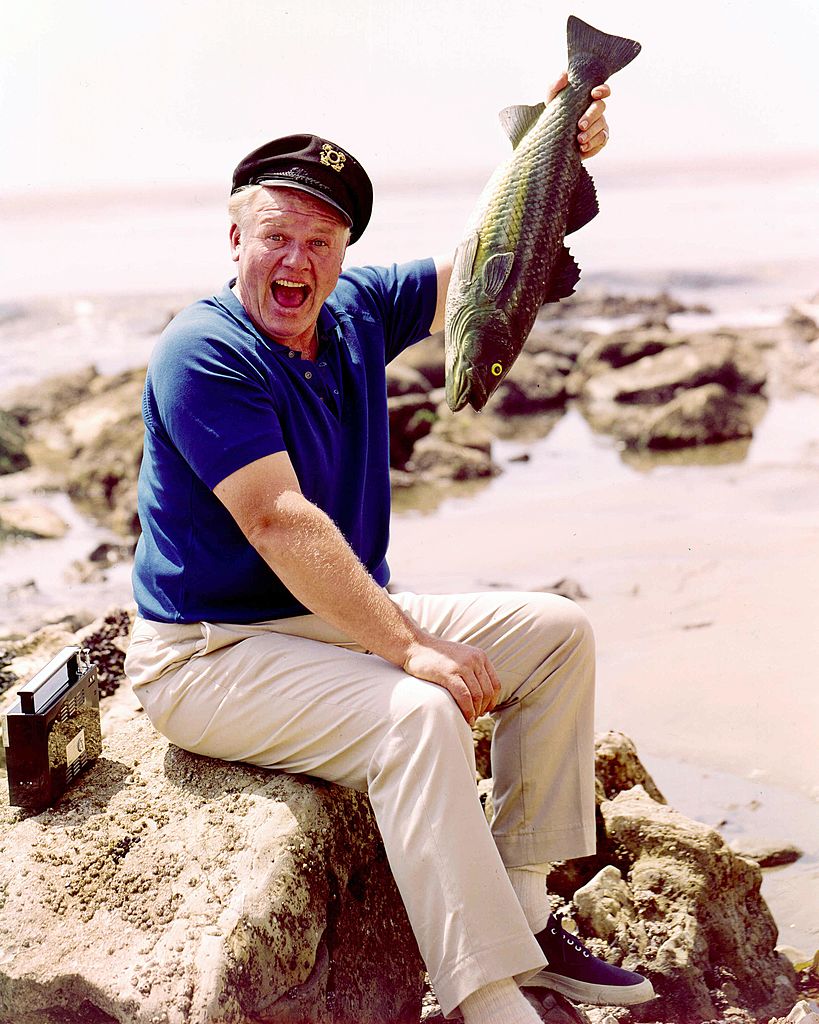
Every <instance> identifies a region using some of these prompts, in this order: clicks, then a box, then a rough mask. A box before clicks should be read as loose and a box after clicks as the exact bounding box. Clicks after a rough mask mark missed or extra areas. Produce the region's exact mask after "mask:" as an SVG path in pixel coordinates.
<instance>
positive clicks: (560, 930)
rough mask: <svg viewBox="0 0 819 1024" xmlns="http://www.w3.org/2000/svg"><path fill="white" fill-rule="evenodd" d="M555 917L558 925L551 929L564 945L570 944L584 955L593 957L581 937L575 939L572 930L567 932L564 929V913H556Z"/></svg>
mask: <svg viewBox="0 0 819 1024" xmlns="http://www.w3.org/2000/svg"><path fill="white" fill-rule="evenodd" d="M554 918H555V922H556V924H557V927H556V928H553V927H551V926H550V928H549V931H550V932H551V933H552V935H557V936H558V937H559V939H560V941H561V942H562V943H563V944H564V945H566V946H569V947H570V948H571V949H573V950H576V951H577V952H578V953H582V954H583V956H584V957H587V958H588V957H591V953H590V952H589V951H588V950H587V949H586V947H585V946H584V945H583V943H582V942H581V941H580V940H579V939H577V940H575V938H574V936H573V935H572V934H571V932H567V931H566V930H565V929H564V927H563V914H560V913H557V914H554Z"/></svg>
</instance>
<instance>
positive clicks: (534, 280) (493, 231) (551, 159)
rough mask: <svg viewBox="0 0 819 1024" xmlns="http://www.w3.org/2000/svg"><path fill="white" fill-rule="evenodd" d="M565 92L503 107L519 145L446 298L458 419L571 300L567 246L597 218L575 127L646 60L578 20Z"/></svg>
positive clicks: (470, 229) (460, 254) (461, 252)
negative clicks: (541, 323) (594, 97)
mask: <svg viewBox="0 0 819 1024" xmlns="http://www.w3.org/2000/svg"><path fill="white" fill-rule="evenodd" d="M567 36H568V48H569V84H568V85H567V86H566V88H565V89H563V90H562V91H561V92H560V93H558V95H557V96H556V97H555V99H553V100H552V101H551V103H549V104H548V106H546V105H545V104H543V103H538V104H537V105H536V106H534V107H529V106H517V107H507V109H506V110H503V111H501V115H500V118H501V123H502V124H503V127H504V129H505V130H506V134H507V135H508V136H509V138H510V139H511V142H512V146H513V153H512V156H511V158H510V159H509V160H508V161H507V162H506V163H505V164H502V165H501V166H500V167H499V168H498V169H497V170H496V171H495V173H494V174H493V176H492V178H491V179H490V181H489V182H488V184H487V185H486V188H485V189H484V190H483V193H482V194H481V198H480V200H479V202H478V206H477V208H476V210H475V212H474V214H473V216H472V219H471V221H470V223H469V225H468V226H467V233H466V237H465V239H464V241H463V242H462V243H461V244H460V245H459V246H458V249H457V251H456V253H455V261H454V266H453V271H452V279H451V281H450V285H449V290H448V292H447V298H446V323H445V327H444V339H445V346H446V397H447V402H448V403H449V407H450V408H451V409H452V411H453V412H457V411H458V409H462V408H463V407H464V406H465V405H466V404H467V402H469V403H470V404H471V405H472V406H473V407H474V408H475V409H478V410H480V409H482V408H483V407H484V405H485V404H486V402H487V399H488V398H489V396H490V395H491V394H492V392H493V391H494V390H495V388H496V387H497V386H498V384H500V382H501V381H502V380H503V378H504V377H505V376H506V374H507V373H508V372H509V368H510V367H511V366H512V363H513V362H514V361H515V359H516V358H517V357H518V355H519V353H520V351H521V349H522V348H523V344H524V342H525V341H526V338H527V336H528V334H529V331H530V330H531V329H532V324H533V323H534V322H535V317H536V316H537V311H538V309H539V308H540V307H541V306H542V305H543V304H544V303H546V302H556V301H557V300H558V299H562V298H565V297H566V296H568V295H571V294H572V292H573V291H574V286H575V285H576V284H577V281H578V278H579V277H580V270H579V268H578V266H577V264H576V263H575V262H574V260H573V259H572V257H571V255H570V254H569V250H568V249H567V248H566V247H565V245H564V244H563V239H564V236H565V235H568V234H571V232H572V231H576V230H577V229H578V228H581V227H583V225H584V224H588V222H589V221H590V220H591V219H592V217H594V216H595V215H596V213H597V211H598V207H597V195H596V193H595V190H594V183H593V182H592V179H591V177H590V176H589V173H588V171H587V170H586V169H585V168H584V167H583V165H582V164H581V162H580V150H579V148H578V145H577V122H578V121H579V120H580V117H581V116H582V114H583V112H584V111H585V110H586V108H587V107H588V105H589V102H590V93H591V90H592V89H593V88H594V86H596V85H601V84H602V83H603V82H605V80H606V79H607V78H608V77H609V75H613V74H614V72H615V71H619V70H620V68H624V67H625V66H626V64H628V63H629V62H630V61H632V60H634V58H635V57H636V56H637V54H638V53H639V52H640V44H639V43H635V42H634V41H633V40H632V39H624V38H622V37H621V36H611V35H607V34H606V33H605V32H600V31H599V30H598V29H596V28H592V26H591V25H587V24H586V23H585V22H583V21H581V20H580V19H579V18H575V17H570V18H569V21H568V25H567Z"/></svg>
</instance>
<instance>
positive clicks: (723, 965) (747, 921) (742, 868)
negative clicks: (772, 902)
mask: <svg viewBox="0 0 819 1024" xmlns="http://www.w3.org/2000/svg"><path fill="white" fill-rule="evenodd" d="M600 810H601V814H602V817H603V821H604V823H605V831H606V836H607V839H608V841H609V843H610V844H611V845H612V847H613V849H614V850H615V855H616V857H617V859H618V861H619V865H614V866H612V867H611V868H607V869H605V870H604V872H602V873H601V874H599V875H597V876H596V877H595V878H594V879H592V881H591V882H590V883H589V884H588V885H587V886H585V887H584V889H583V890H582V891H581V892H580V893H575V897H574V901H575V905H576V906H577V908H578V919H579V921H580V922H581V924H582V925H584V926H585V928H586V929H587V934H588V935H590V936H598V937H599V938H601V939H605V941H606V943H607V947H608V950H609V955H610V956H612V955H613V956H614V958H616V959H619V958H620V957H622V962H623V963H624V965H625V966H634V967H635V968H636V969H637V970H643V971H644V972H645V973H646V974H647V975H648V976H649V977H650V978H651V981H652V983H653V984H654V988H655V991H656V992H657V993H658V996H659V997H660V999H661V1000H662V1006H663V1009H662V1019H664V1020H666V1021H672V1020H673V1021H680V1022H687V1021H692V1020H696V1021H705V1020H713V1019H714V1018H716V1017H717V1016H720V1015H724V1014H725V1012H726V1011H727V1010H728V1009H729V1008H738V1009H740V1010H742V1011H745V1012H746V1013H747V1014H750V1015H751V1017H752V1018H759V1017H768V1016H771V1015H775V1014H777V1013H784V1012H787V1011H788V1010H789V1009H790V1007H792V1006H793V1004H794V1002H795V1000H796V989H795V980H796V979H795V975H794V972H793V969H792V967H791V966H790V964H789V963H788V962H787V961H786V960H785V959H784V957H781V956H780V955H779V954H778V953H777V952H776V950H775V946H776V938H777V930H776V925H775V924H774V921H773V918H772V917H771V914H770V911H769V910H768V908H767V906H766V904H765V901H764V900H763V899H762V897H761V895H760V891H759V890H760V885H761V881H762V875H761V872H760V869H759V866H758V865H757V864H756V863H755V862H754V861H750V860H747V859H745V858H743V857H739V856H737V855H736V854H734V853H733V852H732V851H731V850H730V849H729V848H728V846H727V845H726V844H725V842H724V841H723V839H722V837H721V836H720V835H719V834H718V833H717V832H716V831H714V830H713V829H711V828H709V827H708V826H706V825H702V824H700V823H699V822H694V821H691V820H690V819H688V818H686V817H684V816H683V815H682V814H679V813H678V812H677V811H674V810H673V809H672V808H670V807H667V806H663V805H662V804H658V803H657V802H656V801H655V800H652V799H651V797H650V796H648V794H647V793H646V792H645V790H644V789H643V788H642V787H641V786H637V787H634V788H633V789H631V790H628V791H626V792H623V793H619V794H618V795H617V796H616V797H615V798H614V800H610V801H605V802H604V803H603V804H602V805H601V808H600ZM618 871H619V874H620V876H621V877H620V878H619V879H618V878H617V877H616V874H615V872H618ZM597 906H601V907H602V908H604V909H603V910H601V911H598V910H596V907H597ZM581 908H582V909H581ZM633 1012H634V1014H635V1016H636V1017H638V1019H642V1020H656V1019H657V1017H656V1010H655V1011H654V1014H651V1013H650V1012H649V1011H648V1009H646V1010H643V1011H640V1010H639V1008H635V1010H634V1011H633Z"/></svg>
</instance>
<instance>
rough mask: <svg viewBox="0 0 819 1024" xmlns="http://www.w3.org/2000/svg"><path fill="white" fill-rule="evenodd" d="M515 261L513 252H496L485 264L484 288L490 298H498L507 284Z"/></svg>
mask: <svg viewBox="0 0 819 1024" xmlns="http://www.w3.org/2000/svg"><path fill="white" fill-rule="evenodd" d="M514 262H515V254H514V253H513V252H496V253H495V255H494V256H490V257H489V259H488V260H487V261H486V263H484V265H483V290H484V292H486V295H487V297H488V298H490V299H496V298H497V297H498V296H499V295H500V293H501V288H503V286H504V285H505V284H506V282H507V280H508V278H509V275H510V274H511V272H512V264H513V263H514Z"/></svg>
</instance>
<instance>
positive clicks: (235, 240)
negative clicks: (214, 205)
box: [230, 224, 242, 263]
mask: <svg viewBox="0 0 819 1024" xmlns="http://www.w3.org/2000/svg"><path fill="white" fill-rule="evenodd" d="M241 246H242V232H241V231H240V230H239V225H238V224H231V225H230V258H231V259H232V260H233V262H234V263H238V262H239V252H240V249H241Z"/></svg>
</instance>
